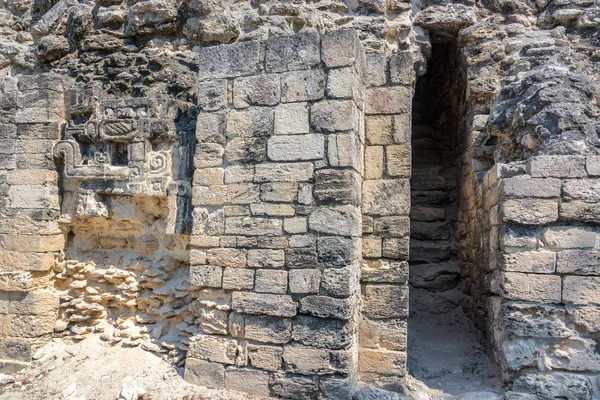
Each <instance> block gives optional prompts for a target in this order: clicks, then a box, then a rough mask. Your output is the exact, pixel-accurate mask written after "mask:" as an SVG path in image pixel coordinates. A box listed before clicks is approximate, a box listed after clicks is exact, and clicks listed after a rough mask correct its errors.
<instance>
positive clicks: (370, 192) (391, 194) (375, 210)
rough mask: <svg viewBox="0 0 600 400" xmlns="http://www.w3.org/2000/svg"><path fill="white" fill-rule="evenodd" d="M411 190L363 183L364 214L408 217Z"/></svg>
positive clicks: (399, 184) (399, 183)
mask: <svg viewBox="0 0 600 400" xmlns="http://www.w3.org/2000/svg"><path fill="white" fill-rule="evenodd" d="M409 204H410V189H409V185H408V182H407V181H404V180H377V181H365V182H364V183H363V199H362V206H363V212H364V213H366V214H369V215H407V214H408V211H409V208H410V207H409ZM557 213H558V212H557Z"/></svg>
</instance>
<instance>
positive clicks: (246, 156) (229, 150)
mask: <svg viewBox="0 0 600 400" xmlns="http://www.w3.org/2000/svg"><path fill="white" fill-rule="evenodd" d="M266 157H267V138H264V137H252V138H244V137H238V138H233V139H231V140H230V141H229V142H228V143H227V146H225V160H226V161H227V163H230V164H235V163H257V162H263V161H265V159H266Z"/></svg>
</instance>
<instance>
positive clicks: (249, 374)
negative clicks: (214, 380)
mask: <svg viewBox="0 0 600 400" xmlns="http://www.w3.org/2000/svg"><path fill="white" fill-rule="evenodd" d="M269 380H270V377H269V374H268V373H267V372H264V371H256V370H250V369H238V368H228V369H227V372H226V373H225V387H226V388H227V389H230V390H235V391H238V392H245V393H249V394H254V395H257V396H269V394H270V391H269Z"/></svg>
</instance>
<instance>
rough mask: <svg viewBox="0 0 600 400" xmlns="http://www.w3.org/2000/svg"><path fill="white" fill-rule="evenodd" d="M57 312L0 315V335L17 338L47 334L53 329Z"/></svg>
mask: <svg viewBox="0 0 600 400" xmlns="http://www.w3.org/2000/svg"><path fill="white" fill-rule="evenodd" d="M56 320H57V312H56V309H55V310H53V312H50V313H46V314H38V315H29V314H24V315H11V314H2V315H0V336H1V337H17V338H35V337H39V336H44V335H49V334H51V333H52V332H53V331H54V326H55V325H56Z"/></svg>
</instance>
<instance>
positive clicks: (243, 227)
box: [225, 217, 283, 236]
mask: <svg viewBox="0 0 600 400" xmlns="http://www.w3.org/2000/svg"><path fill="white" fill-rule="evenodd" d="M282 226H283V223H282V221H281V220H275V219H267V218H259V217H226V218H225V233H226V234H227V235H254V236H263V235H267V236H271V235H281V234H282V233H283V229H282Z"/></svg>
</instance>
